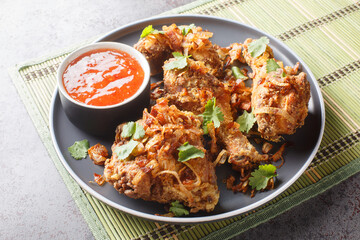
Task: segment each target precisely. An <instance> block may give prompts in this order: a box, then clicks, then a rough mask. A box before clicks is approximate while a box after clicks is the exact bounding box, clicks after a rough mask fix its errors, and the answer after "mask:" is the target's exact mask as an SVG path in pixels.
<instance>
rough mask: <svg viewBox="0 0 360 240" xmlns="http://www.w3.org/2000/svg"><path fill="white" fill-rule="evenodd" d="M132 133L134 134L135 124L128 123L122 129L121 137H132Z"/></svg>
mask: <svg viewBox="0 0 360 240" xmlns="http://www.w3.org/2000/svg"><path fill="white" fill-rule="evenodd" d="M134 133H135V123H134V122H128V123H126V124H125V125H124V126H123V128H122V132H121V137H123V138H128V137H131V136H132V135H134Z"/></svg>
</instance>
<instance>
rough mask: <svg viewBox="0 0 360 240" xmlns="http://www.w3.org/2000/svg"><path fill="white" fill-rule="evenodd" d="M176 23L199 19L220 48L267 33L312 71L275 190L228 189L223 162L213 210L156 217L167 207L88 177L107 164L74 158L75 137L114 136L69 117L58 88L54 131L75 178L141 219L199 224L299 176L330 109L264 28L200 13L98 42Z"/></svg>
mask: <svg viewBox="0 0 360 240" xmlns="http://www.w3.org/2000/svg"><path fill="white" fill-rule="evenodd" d="M171 23H176V24H178V25H181V24H191V23H195V25H197V26H201V27H203V29H207V30H209V31H211V32H213V33H214V37H213V38H212V42H213V43H216V44H219V45H220V46H228V45H229V44H230V43H233V42H244V40H245V39H246V38H249V37H250V38H259V37H261V36H267V37H268V38H269V39H270V46H271V47H272V49H273V51H274V54H275V57H276V58H277V59H280V60H282V61H283V62H284V64H285V65H288V66H293V65H295V64H296V62H300V66H301V70H302V71H304V72H305V73H307V76H308V80H309V82H310V84H311V99H310V102H309V115H308V117H307V118H306V121H305V125H304V126H303V127H302V128H300V129H299V130H298V131H297V132H296V134H294V135H292V136H288V137H286V140H287V141H289V142H291V143H292V145H291V146H290V147H288V148H287V149H286V153H285V164H284V166H283V167H282V168H280V169H279V170H278V178H277V181H276V188H275V189H274V190H272V191H266V192H258V193H257V194H256V195H255V197H253V198H251V197H250V196H249V194H240V193H237V194H235V193H233V192H232V191H229V190H226V187H225V184H224V183H223V180H224V179H225V178H226V176H228V175H229V174H231V173H233V172H232V170H231V168H230V167H229V166H221V167H219V168H218V169H217V171H216V174H217V176H218V185H219V188H220V200H219V203H218V205H217V206H216V208H215V210H214V211H213V212H211V213H198V214H192V215H190V216H189V217H182V218H169V217H161V216H155V215H154V214H156V213H159V214H161V213H165V211H164V207H163V205H161V204H158V203H154V202H146V201H143V200H135V199H131V198H128V197H126V196H124V195H120V194H119V193H118V192H117V191H116V190H115V189H114V188H113V187H112V186H111V185H110V184H105V185H104V186H98V185H97V184H94V183H89V181H92V180H93V174H94V173H98V174H102V172H103V167H100V166H96V165H94V164H93V163H92V161H91V160H90V159H89V158H87V159H83V160H79V161H78V160H75V159H73V158H72V157H71V156H70V154H69V152H68V150H67V148H68V147H69V146H71V145H72V144H73V143H74V141H77V140H82V139H88V140H89V141H90V145H94V144H96V143H102V144H104V145H105V146H106V147H107V148H108V149H110V146H111V144H112V140H108V139H100V138H96V137H93V136H91V135H89V134H88V133H86V132H83V131H81V130H80V129H78V128H76V127H75V126H74V125H72V124H71V123H70V121H69V120H68V119H67V117H66V116H65V113H64V111H63V109H62V107H61V104H60V100H59V94H58V92H57V90H56V91H55V93H54V96H53V101H52V105H51V110H50V111H51V112H50V129H51V134H52V140H53V142H54V146H55V148H56V150H57V153H58V155H59V157H60V159H61V161H62V163H63V164H64V166H65V168H66V169H67V170H68V171H69V173H70V174H71V176H72V177H73V178H74V179H75V180H76V181H77V182H78V183H79V184H80V185H81V187H82V188H84V189H85V190H86V191H87V192H89V193H90V194H92V195H93V196H94V197H96V198H97V199H99V200H101V201H103V202H105V203H107V204H109V205H111V206H113V207H115V208H117V209H119V210H121V211H124V212H127V213H130V214H132V215H135V216H138V217H142V218H146V219H150V220H155V221H163V222H172V223H200V222H208V221H215V220H220V219H225V218H229V217H233V216H236V215H239V214H241V213H244V212H248V211H250V210H253V209H254V208H256V207H258V206H261V205H263V204H264V203H266V202H268V201H270V200H271V199H273V198H275V197H276V196H277V195H279V194H280V193H281V192H283V191H284V190H286V189H287V188H288V187H289V186H290V185H291V184H292V183H293V182H295V180H296V179H297V178H299V177H300V175H301V174H302V173H303V172H304V171H305V169H306V168H307V166H308V165H309V164H310V162H311V161H312V159H313V157H314V155H315V153H316V151H317V149H318V147H319V145H320V141H321V138H322V135H323V131H324V123H325V110H324V103H323V99H322V96H321V92H320V88H319V87H318V85H317V83H316V79H315V78H314V76H313V75H312V73H311V72H310V70H309V68H308V67H307V66H306V65H305V63H304V62H303V61H302V60H301V59H300V58H299V57H298V56H297V55H296V54H295V53H294V52H292V51H291V50H290V49H289V48H288V47H287V46H286V45H285V44H283V43H282V42H280V41H279V40H277V39H275V38H274V37H272V36H270V35H269V34H267V33H265V32H262V31H259V30H257V29H255V28H253V27H250V26H246V25H244V24H241V23H239V22H235V21H231V20H227V19H222V18H217V17H209V16H198V15H175V16H164V17H156V18H151V19H146V20H142V21H139V22H135V23H132V24H129V25H126V26H123V27H121V28H119V29H116V30H114V31H112V32H110V33H108V34H106V35H105V36H103V37H102V38H100V39H98V40H97V41H117V42H122V43H126V44H129V45H133V44H134V43H135V42H137V41H138V39H139V36H140V33H141V31H142V29H143V28H144V27H146V26H148V25H150V24H152V25H153V26H154V28H157V29H161V26H162V25H169V24H171ZM152 80H153V81H154V80H156V79H152Z"/></svg>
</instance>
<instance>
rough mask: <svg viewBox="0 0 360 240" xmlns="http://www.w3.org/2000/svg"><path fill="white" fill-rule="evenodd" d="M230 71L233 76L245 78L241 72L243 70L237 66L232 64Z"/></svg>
mask: <svg viewBox="0 0 360 240" xmlns="http://www.w3.org/2000/svg"><path fill="white" fill-rule="evenodd" d="M231 71H232V74H233V75H234V77H235V78H236V79H245V78H247V77H246V76H245V75H244V74H243V72H242V71H241V70H240V68H238V67H237V66H233V67H232V68H231Z"/></svg>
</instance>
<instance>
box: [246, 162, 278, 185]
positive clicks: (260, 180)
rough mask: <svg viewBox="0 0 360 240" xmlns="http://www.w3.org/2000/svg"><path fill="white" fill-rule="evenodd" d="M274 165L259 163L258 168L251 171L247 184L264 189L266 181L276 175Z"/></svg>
mask: <svg viewBox="0 0 360 240" xmlns="http://www.w3.org/2000/svg"><path fill="white" fill-rule="evenodd" d="M275 172H276V167H275V166H274V165H272V164H265V165H260V166H259V169H256V170H255V171H254V172H252V173H251V177H250V178H249V184H250V186H251V187H252V189H255V188H256V190H261V189H265V188H266V186H267V184H268V181H269V180H270V179H271V178H273V177H276V176H277V174H276V173H275Z"/></svg>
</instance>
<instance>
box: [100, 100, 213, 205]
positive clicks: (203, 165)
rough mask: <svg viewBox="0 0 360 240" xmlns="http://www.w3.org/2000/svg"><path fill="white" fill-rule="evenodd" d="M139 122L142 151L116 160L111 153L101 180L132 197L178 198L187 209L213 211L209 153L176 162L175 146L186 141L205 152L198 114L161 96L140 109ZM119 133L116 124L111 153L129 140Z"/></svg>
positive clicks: (161, 201)
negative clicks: (143, 135)
mask: <svg viewBox="0 0 360 240" xmlns="http://www.w3.org/2000/svg"><path fill="white" fill-rule="evenodd" d="M138 123H139V124H141V125H142V126H143V127H144V129H145V137H144V138H143V139H142V140H140V142H139V145H140V146H141V147H140V148H141V149H143V150H142V151H138V152H136V153H135V154H134V153H132V155H133V156H131V158H130V159H128V160H120V159H118V157H117V156H116V154H113V156H112V158H111V159H109V160H108V161H107V162H106V164H105V171H104V178H105V180H106V181H107V182H109V183H111V184H113V185H114V187H115V189H116V190H118V191H119V192H120V193H124V194H125V195H127V196H129V197H132V198H141V199H144V200H147V201H157V202H160V203H170V202H172V201H175V200H178V201H180V202H183V203H184V204H185V205H186V206H188V207H190V208H191V212H197V211H199V210H204V211H212V210H213V209H214V207H215V205H216V204H217V202H218V199H219V190H218V187H217V184H216V175H215V169H214V166H213V164H212V162H211V160H210V155H209V154H205V157H204V158H194V159H190V160H188V161H187V162H179V161H177V158H178V157H177V155H178V150H177V148H178V147H180V146H181V145H182V144H184V143H185V142H188V143H189V144H191V145H193V146H195V147H197V148H198V149H201V150H202V151H204V152H206V150H205V149H204V146H203V137H202V135H203V132H202V130H201V121H200V119H199V118H198V117H197V116H195V115H194V114H193V113H190V112H182V111H180V110H178V109H177V108H176V107H175V106H168V102H167V100H166V99H159V100H158V101H157V104H156V105H154V106H153V107H152V109H151V112H150V113H148V112H147V111H146V110H145V111H144V115H143V118H142V119H141V120H139V121H138ZM121 132H122V126H121V125H120V126H119V127H118V131H117V136H116V141H115V143H114V145H113V146H112V150H113V152H116V151H114V150H115V149H116V148H117V147H118V146H121V145H123V144H126V143H127V142H128V141H129V139H127V138H122V137H121ZM139 145H138V146H139Z"/></svg>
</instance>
